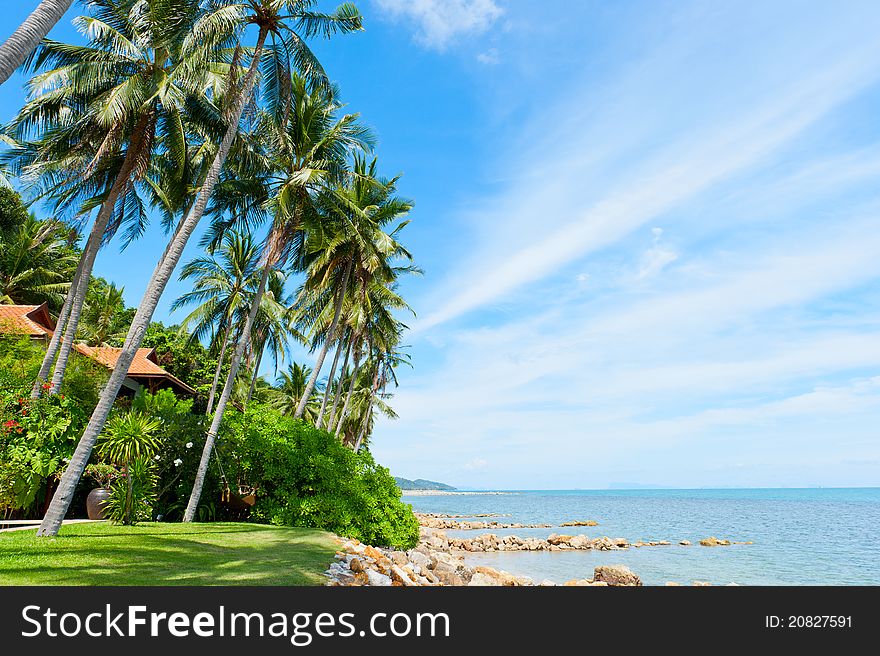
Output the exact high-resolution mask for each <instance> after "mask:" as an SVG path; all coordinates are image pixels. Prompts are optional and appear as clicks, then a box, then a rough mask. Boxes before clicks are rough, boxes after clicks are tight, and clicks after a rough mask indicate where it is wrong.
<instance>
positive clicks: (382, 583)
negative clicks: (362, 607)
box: [366, 569, 392, 587]
mask: <svg viewBox="0 0 880 656" xmlns="http://www.w3.org/2000/svg"><path fill="white" fill-rule="evenodd" d="M366 573H367V584H368V585H371V586H374V587H387V586H389V585H391V583H392V580H391V577H390V576H386V575H385V574H380V573H379V572H377V571H376V570H374V569H368V570H367V572H366Z"/></svg>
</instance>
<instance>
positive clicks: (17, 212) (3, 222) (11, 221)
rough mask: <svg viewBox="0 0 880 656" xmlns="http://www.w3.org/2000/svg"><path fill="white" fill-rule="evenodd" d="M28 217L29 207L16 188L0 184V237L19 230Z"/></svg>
mask: <svg viewBox="0 0 880 656" xmlns="http://www.w3.org/2000/svg"><path fill="white" fill-rule="evenodd" d="M27 218H28V211H27V208H26V207H25V206H24V203H22V202H21V196H19V195H18V192H16V191H15V190H14V189H10V188H9V187H6V186H3V185H0V238H2V237H5V236H6V235H9V234H11V233H12V232H13V231H15V230H17V229H18V227H19V226H20V225H22V224H23V223H24V222H25V221H27Z"/></svg>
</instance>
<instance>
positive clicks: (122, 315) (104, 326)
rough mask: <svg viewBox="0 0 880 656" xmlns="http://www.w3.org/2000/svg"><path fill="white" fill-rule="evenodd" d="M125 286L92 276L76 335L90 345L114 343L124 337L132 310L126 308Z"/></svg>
mask: <svg viewBox="0 0 880 656" xmlns="http://www.w3.org/2000/svg"><path fill="white" fill-rule="evenodd" d="M124 293H125V288H123V287H117V286H116V285H114V284H113V283H108V282H106V281H104V280H102V279H100V278H99V279H93V280H92V285H90V287H89V291H88V293H87V294H86V302H85V306H84V307H83V313H82V321H81V322H80V330H79V332H78V336H79V337H80V338H81V339H83V340H84V341H85V342H86V344H88V345H89V346H109V345H115V344H116V342H118V341H120V340H121V339H122V338H123V337H125V331H126V330H127V328H128V324H129V323H130V322H131V312H129V311H127V310H126V309H125V301H124V299H123V294H124Z"/></svg>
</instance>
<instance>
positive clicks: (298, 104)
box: [184, 3, 369, 521]
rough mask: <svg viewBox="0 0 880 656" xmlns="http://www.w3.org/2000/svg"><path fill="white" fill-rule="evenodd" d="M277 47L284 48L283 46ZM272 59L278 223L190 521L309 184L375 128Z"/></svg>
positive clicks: (271, 187) (305, 206)
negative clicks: (266, 296) (263, 304)
mask: <svg viewBox="0 0 880 656" xmlns="http://www.w3.org/2000/svg"><path fill="white" fill-rule="evenodd" d="M301 4H306V3H301ZM337 11H338V12H342V14H341V15H342V16H345V17H347V18H346V20H348V21H351V20H352V19H354V18H355V17H356V22H357V26H358V28H359V26H360V17H359V14H358V13H357V9H356V8H355V7H354V6H352V5H343V6H342V7H341V8H340V9H339V10H337ZM347 25H348V24H347ZM346 29H348V28H346ZM273 51H274V52H275V53H276V54H281V52H280V51H278V50H275V49H273ZM270 61H272V62H273V64H275V65H273V66H272V67H270V74H269V75H267V87H268V89H269V90H270V91H276V93H270V94H269V96H270V99H277V100H275V101H274V102H270V107H269V110H270V111H269V112H268V114H269V116H270V117H271V118H270V119H269V120H265V121H263V122H262V123H263V124H265V125H266V126H267V127H268V128H269V130H268V134H269V135H270V137H271V138H274V139H275V145H276V146H277V148H275V149H273V153H274V155H275V157H274V158H273V160H274V161H271V162H270V164H269V171H268V173H269V175H267V176H266V175H264V176H263V177H264V178H265V179H266V181H267V182H268V185H266V186H265V187H264V188H265V189H266V193H265V197H266V198H267V199H268V201H267V204H268V206H269V207H270V208H271V214H272V226H271V229H270V231H269V235H268V237H267V239H266V243H265V245H264V252H263V271H262V275H261V279H260V285H259V287H258V288H257V293H256V296H255V297H254V298H253V300H252V301H251V309H250V314H249V315H248V320H247V323H246V324H245V327H244V329H243V330H242V332H241V335H240V337H239V341H238V344H237V345H236V348H235V352H234V353H233V355H232V359H231V361H230V365H229V373H228V374H227V378H226V384H225V385H224V386H223V391H222V392H221V394H220V400H219V401H218V403H217V408H216V409H215V411H214V418H213V420H212V422H211V427H210V428H209V430H208V435H207V439H206V442H205V449H204V451H203V453H202V459H201V462H200V464H199V470H198V473H197V478H196V483H195V485H194V486H193V493H192V495H191V496H190V500H189V503H188V505H187V510H186V514H185V515H184V521H192V519H193V517H194V516H195V512H196V506H197V505H198V501H199V498H200V496H201V488H202V485H203V484H204V476H205V473H206V472H207V469H208V462H209V460H210V456H211V451H212V449H213V446H214V437H215V436H216V434H217V431H218V430H219V428H220V423H221V422H222V420H223V413H224V412H225V410H226V404H227V403H228V402H229V398H230V396H231V394H232V392H233V388H234V385H235V380H236V376H237V375H238V369H239V367H240V365H241V361H242V358H243V357H244V353H245V351H246V350H247V348H248V346H249V342H250V339H251V334H252V333H251V329H252V327H253V325H254V321H255V320H256V317H257V314H258V312H259V308H260V303H261V299H262V296H263V293H264V292H265V289H266V284H267V281H268V279H269V277H270V275H271V272H272V271H273V270H275V269H277V268H281V267H282V266H283V265H284V264H285V262H286V260H287V259H288V257H289V256H290V255H291V253H292V252H293V251H295V249H296V245H297V244H298V243H299V241H298V239H297V235H298V234H299V232H300V226H301V224H302V221H303V219H304V215H305V214H306V213H308V212H309V204H310V202H311V198H310V191H312V190H313V189H314V188H315V187H316V186H317V185H318V184H319V183H321V182H322V181H324V180H325V179H327V178H329V177H331V176H333V175H334V174H338V172H339V171H340V170H341V169H342V167H344V163H345V157H346V155H348V154H349V153H351V152H352V151H353V150H354V149H357V148H366V147H367V146H368V140H369V132H368V131H366V130H365V129H364V128H362V127H360V126H359V125H358V124H357V117H356V116H353V115H349V116H344V117H342V118H341V119H339V120H336V119H335V113H336V110H337V109H338V106H337V104H336V103H335V101H334V97H333V93H332V92H331V91H328V89H327V86H326V85H321V86H316V85H314V84H313V83H312V82H311V81H310V80H309V79H308V76H302V77H300V76H295V75H293V74H292V73H291V70H292V69H291V67H290V66H286V67H285V66H284V65H283V64H284V63H285V62H283V61H282V65H278V64H277V62H278V61H279V59H278V58H277V57H276V58H273V59H271V60H270ZM287 63H289V61H288V62H287ZM285 87H287V88H288V89H289V92H288V93H283V91H284V89H285ZM277 92H280V93H277ZM273 128H275V129H273ZM275 172H278V175H277V176H273V173H275ZM263 197H264V194H263V193H262V192H261V193H259V194H258V195H257V197H256V198H255V199H254V200H259V201H260V202H262V200H263ZM312 386H314V384H313V385H312ZM299 414H300V415H301V414H302V413H301V412H300V413H299Z"/></svg>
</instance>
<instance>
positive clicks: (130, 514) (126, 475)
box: [97, 412, 160, 524]
mask: <svg viewBox="0 0 880 656" xmlns="http://www.w3.org/2000/svg"><path fill="white" fill-rule="evenodd" d="M159 426H160V423H159V420H158V419H156V418H154V417H150V416H148V415H146V414H143V413H141V412H127V413H125V414H118V415H115V416H113V417H112V418H111V419H110V421H108V422H107V426H106V427H105V428H104V432H103V434H102V435H101V437H100V439H99V441H98V445H97V451H98V454H99V455H100V456H101V457H103V458H106V459H107V460H109V461H110V462H113V463H116V464H118V465H121V466H122V474H123V476H122V477H121V478H120V479H118V480H117V481H116V482H115V483H113V485H112V487H111V488H110V491H111V497H110V499H109V500H108V501H107V506H106V507H107V516H108V517H109V518H110V519H111V520H113V521H114V522H118V523H122V524H134V523H136V522H137V521H138V520H139V519H143V518H144V517H146V518H150V516H151V515H152V510H153V502H154V501H155V495H156V482H157V478H156V475H155V472H153V467H154V464H153V458H154V457H155V455H156V452H157V451H158V449H159V441H158V439H157V438H156V436H155V433H156V431H157V430H158V428H159Z"/></svg>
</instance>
